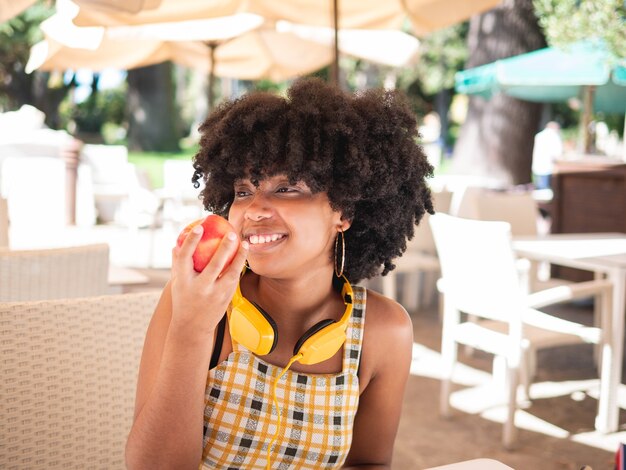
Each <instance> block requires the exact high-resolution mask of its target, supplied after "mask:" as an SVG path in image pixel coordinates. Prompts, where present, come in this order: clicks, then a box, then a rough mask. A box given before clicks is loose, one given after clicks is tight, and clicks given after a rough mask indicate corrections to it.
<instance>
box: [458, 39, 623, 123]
mask: <svg viewBox="0 0 626 470" xmlns="http://www.w3.org/2000/svg"><path fill="white" fill-rule="evenodd" d="M625 64H626V58H617V57H615V56H614V55H612V54H611V53H610V52H609V51H608V50H607V49H606V47H605V46H604V45H603V44H602V43H594V42H591V41H585V42H578V43H575V44H572V45H571V46H570V47H568V48H567V49H559V48H556V47H547V48H545V49H539V50H537V51H533V52H529V53H526V54H521V55H517V56H514V57H509V58H507V59H502V60H498V61H496V62H492V63H490V64H486V65H482V66H480V67H475V68H472V69H468V70H463V71H461V72H458V73H457V74H456V77H455V82H456V83H455V85H456V90H457V91H458V92H459V93H464V94H468V95H481V96H483V97H485V98H490V97H491V95H493V94H494V93H496V92H499V91H501V92H503V93H505V94H507V95H509V96H512V97H514V98H519V99H522V100H527V101H538V102H547V103H550V102H561V101H567V100H568V99H570V98H575V97H582V94H583V89H584V87H586V86H593V87H594V100H593V104H594V109H595V110H596V111H605V112H613V113H623V112H625V111H626V67H625Z"/></svg>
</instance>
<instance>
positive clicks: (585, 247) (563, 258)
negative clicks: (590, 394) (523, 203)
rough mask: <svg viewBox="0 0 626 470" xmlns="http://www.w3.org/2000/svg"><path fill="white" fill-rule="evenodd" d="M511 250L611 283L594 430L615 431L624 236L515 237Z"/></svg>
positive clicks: (625, 281) (624, 305)
mask: <svg viewBox="0 0 626 470" xmlns="http://www.w3.org/2000/svg"><path fill="white" fill-rule="evenodd" d="M513 248H514V249H515V251H516V253H517V255H518V256H520V257H522V258H527V259H530V260H534V261H547V262H549V263H552V264H558V265H560V266H567V267H571V268H578V269H584V270H587V271H593V272H595V273H604V274H606V276H607V278H608V279H609V280H611V281H612V282H613V304H612V309H613V311H612V312H611V325H610V331H611V340H610V346H609V348H610V350H608V351H606V350H605V351H603V352H602V371H601V372H600V376H601V377H602V380H601V384H604V383H605V384H606V386H604V385H603V386H601V388H600V398H599V403H598V415H597V416H596V423H595V427H596V429H597V430H598V431H600V432H604V433H609V432H615V431H617V428H618V424H619V423H618V417H619V407H618V403H617V390H618V387H619V384H620V383H621V371H622V353H623V348H624V316H625V312H626V234H624V233H586V234H569V233H568V234H552V235H545V236H541V237H516V238H515V239H514V240H513Z"/></svg>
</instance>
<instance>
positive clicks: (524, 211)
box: [474, 191, 539, 236]
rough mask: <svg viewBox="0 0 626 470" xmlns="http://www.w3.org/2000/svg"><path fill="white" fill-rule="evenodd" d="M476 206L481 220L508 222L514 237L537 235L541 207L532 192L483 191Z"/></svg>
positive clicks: (479, 194)
mask: <svg viewBox="0 0 626 470" xmlns="http://www.w3.org/2000/svg"><path fill="white" fill-rule="evenodd" d="M474 204H475V207H476V210H477V218H478V219H479V220H501V221H504V222H508V223H509V224H511V234H512V235H513V236H532V235H537V218H538V217H539V207H538V205H537V202H536V201H535V199H534V198H533V196H532V193H530V192H519V193H517V192H504V191H482V192H480V193H478V194H476V196H475V201H474Z"/></svg>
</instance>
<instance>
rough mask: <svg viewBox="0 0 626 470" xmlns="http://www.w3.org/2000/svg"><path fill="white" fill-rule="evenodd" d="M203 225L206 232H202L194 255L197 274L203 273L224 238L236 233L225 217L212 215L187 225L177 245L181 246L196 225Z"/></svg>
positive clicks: (179, 236)
mask: <svg viewBox="0 0 626 470" xmlns="http://www.w3.org/2000/svg"><path fill="white" fill-rule="evenodd" d="M199 224H202V227H203V228H204V231H203V232H202V238H201V239H200V242H198V246H197V247H196V251H195V252H194V253H193V268H194V269H195V270H196V271H197V272H201V271H202V270H203V269H204V268H205V266H206V265H207V264H208V263H209V261H210V259H211V258H212V257H213V254H214V253H215V250H217V247H218V245H219V244H220V242H221V241H222V238H224V235H226V234H227V233H228V232H234V231H235V229H234V228H233V226H232V225H230V223H229V222H228V220H226V219H225V218H224V217H220V216H219V215H215V214H211V215H209V216H207V218H206V219H198V220H196V221H194V222H191V223H190V224H189V225H187V226H186V227H185V228H184V229H183V231H182V232H180V235H178V240H176V244H177V245H178V246H181V245H182V244H183V241H185V238H187V235H188V234H189V231H190V230H191V229H192V228H194V227H195V226H196V225H199ZM236 254H237V252H235V253H233V255H232V256H231V258H230V259H229V260H228V263H226V266H228V265H229V264H230V263H231V262H232V260H233V258H234V257H235V255H236Z"/></svg>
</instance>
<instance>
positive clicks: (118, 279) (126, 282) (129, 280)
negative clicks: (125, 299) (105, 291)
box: [108, 265, 150, 294]
mask: <svg viewBox="0 0 626 470" xmlns="http://www.w3.org/2000/svg"><path fill="white" fill-rule="evenodd" d="M149 280H150V279H149V278H148V276H146V275H145V274H142V273H141V272H139V271H136V270H134V269H130V268H125V267H123V266H114V265H109V276H108V282H109V286H110V293H111V294H122V293H124V292H126V288H127V287H130V286H136V285H141V284H147V283H148V282H149Z"/></svg>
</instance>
